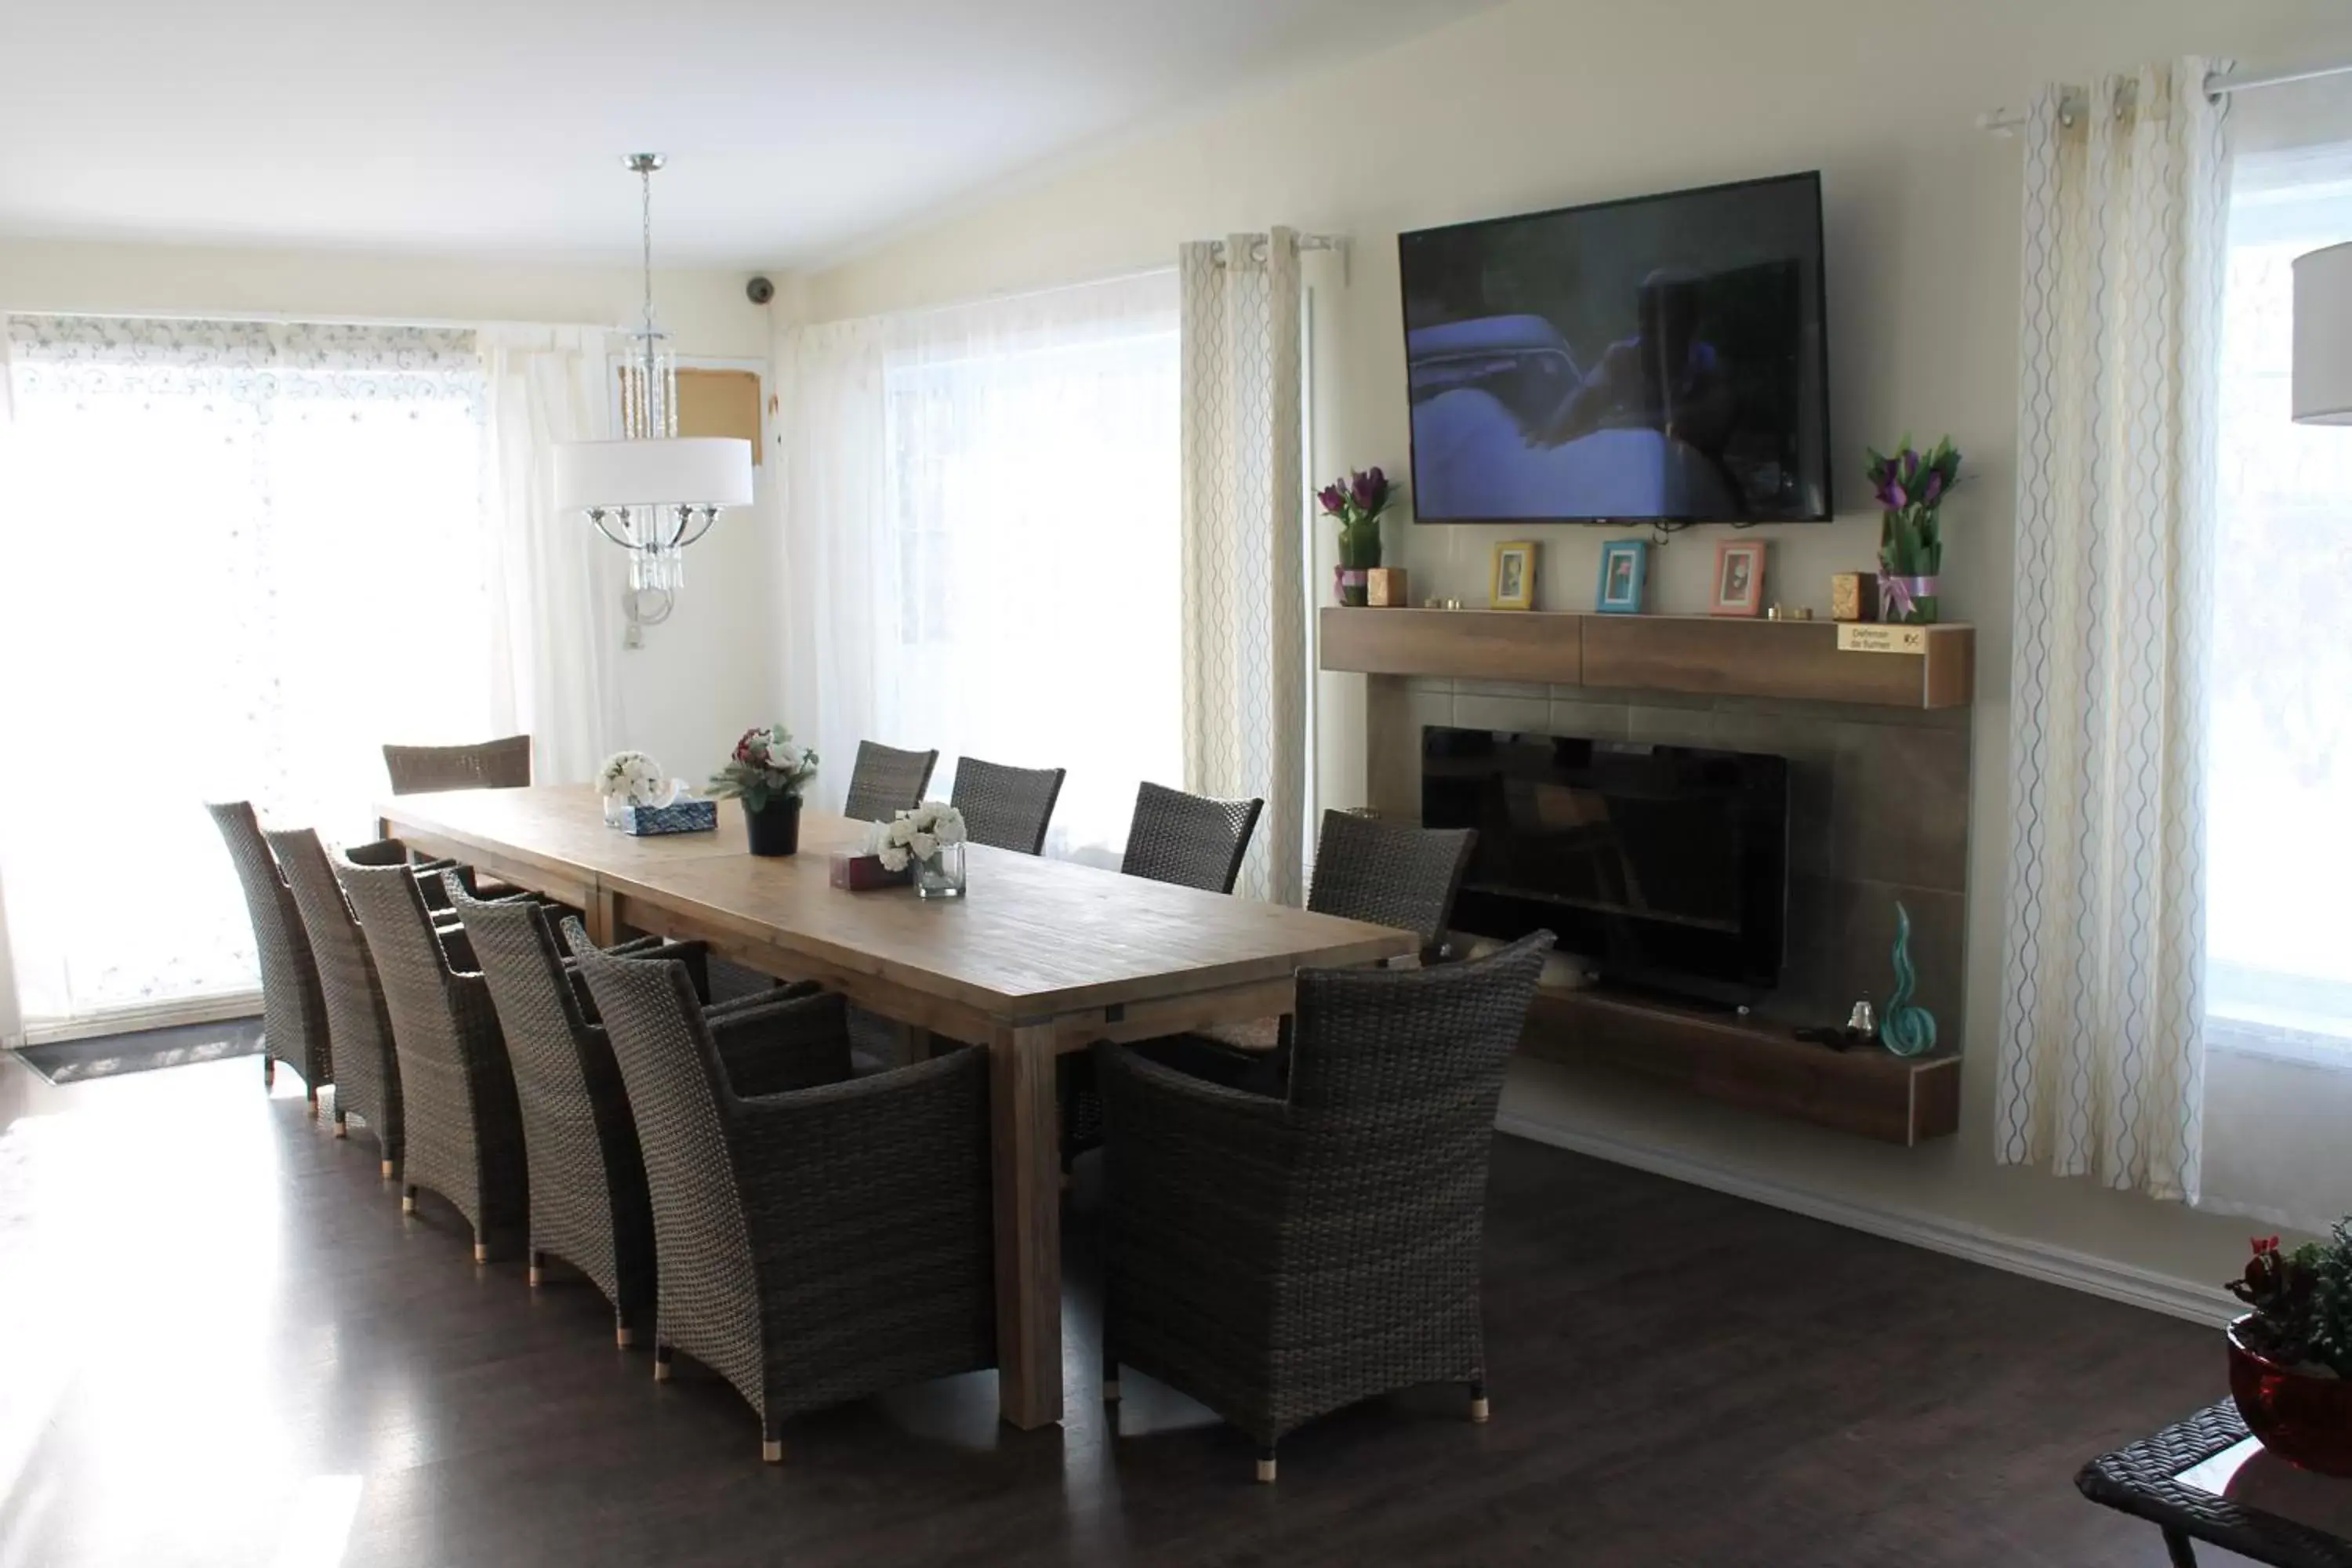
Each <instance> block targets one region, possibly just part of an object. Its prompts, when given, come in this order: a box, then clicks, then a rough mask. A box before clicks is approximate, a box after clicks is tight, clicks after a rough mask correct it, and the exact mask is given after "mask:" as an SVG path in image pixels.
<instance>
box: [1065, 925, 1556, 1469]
mask: <svg viewBox="0 0 2352 1568" xmlns="http://www.w3.org/2000/svg"><path fill="white" fill-rule="evenodd" d="M1551 942H1552V938H1551V933H1550V932H1549V931H1538V932H1537V933H1535V934H1534V935H1532V936H1528V937H1525V938H1522V939H1521V940H1520V941H1518V942H1514V943H1512V944H1511V945H1510V946H1509V947H1507V948H1505V949H1503V950H1502V951H1501V952H1496V953H1494V954H1492V955H1490V956H1488V957H1486V958H1482V959H1477V960H1475V961H1473V962H1470V963H1456V964H1445V965H1442V966H1440V967H1437V968H1433V969H1413V970H1378V969H1350V970H1305V971H1302V972H1300V973H1299V976H1298V1014H1297V1017H1298V1028H1297V1058H1296V1062H1295V1065H1294V1070H1293V1072H1292V1074H1291V1079H1290V1086H1289V1090H1288V1093H1287V1095H1286V1097H1283V1098H1269V1097H1266V1096H1262V1095H1255V1094H1252V1093H1249V1092H1247V1091H1245V1090H1242V1089H1231V1088H1227V1087H1225V1086H1223V1085H1221V1084H1213V1083H1209V1082H1205V1081H1203V1080H1202V1079H1196V1078H1193V1077H1191V1076H1189V1075H1187V1074H1185V1073H1182V1072H1179V1071H1177V1070H1175V1069H1174V1068H1168V1067H1164V1066H1161V1065H1160V1064H1159V1063H1157V1062H1154V1061H1151V1060H1150V1059H1148V1058H1144V1057H1142V1056H1141V1055H1139V1054H1138V1053H1136V1052H1134V1051H1132V1050H1129V1049H1125V1048H1122V1047H1118V1046H1114V1045H1110V1044H1108V1043H1105V1044H1102V1045H1098V1046H1097V1047H1095V1054H1096V1058H1097V1067H1098V1070H1099V1074H1100V1079H1101V1083H1102V1090H1103V1100H1104V1104H1105V1109H1106V1111H1107V1113H1108V1137H1107V1138H1106V1140H1105V1148H1104V1156H1105V1158H1104V1164H1105V1168H1106V1173H1107V1177H1108V1186H1107V1194H1108V1196H1107V1205H1108V1208H1107V1215H1106V1221H1107V1223H1106V1225H1105V1242H1106V1258H1105V1267H1106V1279H1105V1295H1104V1304H1103V1398H1104V1399H1105V1400H1106V1401H1111V1402H1116V1401H1117V1400H1118V1395H1119V1387H1118V1372H1119V1368H1120V1367H1121V1366H1122V1365H1126V1366H1132V1367H1134V1368H1136V1369H1138V1370H1139V1371H1141V1372H1144V1373H1149V1374H1150V1375H1151V1376H1152V1377H1155V1378H1158V1379H1159V1380H1160V1381H1161V1382H1162V1383H1165V1384H1169V1385H1170V1386H1171V1387H1173V1388H1175V1389H1177V1390H1179V1391H1180V1392H1181V1393H1184V1394H1190V1395H1191V1396H1192V1397H1193V1398H1194V1399H1197V1400H1199V1401H1200V1402H1201V1403H1202V1404H1203V1405H1207V1406H1208V1407H1209V1408H1210V1409H1212V1410H1213V1411H1215V1412H1216V1413H1217V1414H1218V1415H1221V1416H1223V1418H1224V1419H1225V1420H1226V1421H1228V1422H1231V1423H1232V1424H1233V1425H1234V1426H1238V1427H1240V1428H1241V1429H1242V1430H1243V1431H1244V1432H1245V1433H1247V1434H1248V1435H1249V1436H1251V1437H1253V1438H1254V1439H1255V1440H1256V1442H1257V1444H1258V1445H1259V1447H1258V1460H1257V1479H1259V1480H1261V1481H1271V1480H1273V1479H1275V1445H1276V1443H1278V1442H1279V1441H1280V1440H1281V1439H1282V1437H1283V1436H1285V1435H1286V1433H1288V1432H1290V1431H1292V1430H1294V1429H1295V1428H1297V1427H1298V1426H1301V1425H1303V1424H1304V1423H1306V1422H1307V1421H1310V1420H1312V1419H1313V1418H1314V1417H1316V1416H1318V1415H1323V1414H1325V1413H1327V1412H1329V1411H1333V1410H1337V1409H1339V1408H1341V1407H1342V1406H1344V1405H1352V1404H1354V1403H1356V1402H1357V1401H1358V1400H1361V1399H1368V1398H1370V1397H1372V1396H1373V1395H1376V1394H1386V1393H1389V1392H1391V1391H1392V1390H1396V1389H1401V1388H1407V1387H1412V1386H1413V1385H1416V1384H1427V1383H1459V1384H1466V1385H1467V1386H1468V1389H1469V1394H1470V1418H1471V1419H1472V1420H1474V1421H1484V1420H1485V1419H1486V1410H1487V1405H1486V1342H1485V1331H1484V1327H1483V1322H1482V1313H1481V1306H1480V1295H1479V1250H1480V1247H1481V1243H1482V1239H1483V1230H1484V1224H1485V1219H1486V1169H1487V1159H1488V1152H1489V1150H1490V1149H1491V1147H1492V1144H1493V1142H1494V1136H1495V1110H1496V1104H1497V1102H1498V1101H1499V1100H1500V1099H1501V1098H1502V1090H1503V1069H1504V1066H1505V1063H1506V1061H1507V1058H1509V1056H1510V1054H1511V1050H1512V1047H1515V1046H1517V1044H1518V1040H1519V1032H1520V1029H1521V1027H1522V1026H1523V1025H1524V1024H1525V1022H1526V1019H1527V1013H1528V1004H1529V1003H1530V1002H1531V1001H1532V1000H1533V998H1534V995H1535V988H1536V981H1537V978H1538V976H1539V975H1540V974H1541V973H1542V972H1543V962H1544V953H1545V952H1546V951H1547V950H1548V949H1549V947H1550V946H1551Z"/></svg>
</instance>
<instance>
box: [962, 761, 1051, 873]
mask: <svg viewBox="0 0 2352 1568" xmlns="http://www.w3.org/2000/svg"><path fill="white" fill-rule="evenodd" d="M1065 771H1066V770H1064V769H1061V768H1008V767H1006V766H1005V765H1004V764H1003V763H985V762H982V761H981V760H980V759H979V758H978V757H965V758H962V759H961V761H959V762H958V763H956V776H955V794H954V796H953V798H952V800H951V802H950V804H951V805H954V806H955V808H956V809H957V810H958V811H961V813H963V830H964V836H965V837H968V838H970V839H971V841H972V842H973V843H974V844H986V845H990V846H992V847H995V848H998V849H1017V850H1019V851H1020V852H1021V853H1022V854H1024V855H1043V854H1044V853H1045V829H1046V827H1047V826H1049V825H1050V824H1051V823H1052V822H1053V820H1054V803H1055V801H1056V800H1059V799H1060V798H1061V795H1062V778H1063V775H1064V773H1065Z"/></svg>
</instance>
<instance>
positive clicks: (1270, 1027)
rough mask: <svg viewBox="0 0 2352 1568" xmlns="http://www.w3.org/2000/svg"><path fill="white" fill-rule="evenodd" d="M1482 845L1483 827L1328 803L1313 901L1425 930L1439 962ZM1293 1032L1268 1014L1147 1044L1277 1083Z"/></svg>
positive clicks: (1222, 1078) (1201, 1071)
mask: <svg viewBox="0 0 2352 1568" xmlns="http://www.w3.org/2000/svg"><path fill="white" fill-rule="evenodd" d="M1477 845H1478V834H1477V830H1476V829H1475V828H1468V827H1442V828H1441V827H1416V826H1412V824H1410V823H1395V822H1381V821H1379V820H1377V819H1375V818H1372V817H1369V816H1356V815H1355V814H1353V813H1352V812H1345V811H1327V812H1325V813H1324V814H1323V830H1322V836H1321V837H1320V838H1319V839H1318V841H1317V843H1316V847H1315V880H1314V883H1313V885H1312V886H1310V887H1309V888H1308V889H1307V908H1308V909H1310V910H1314V911H1315V912H1316V913H1318V914H1325V915H1338V916H1339V917H1340V918H1341V919H1342V920H1351V921H1370V923H1371V924H1373V925H1384V926H1394V927H1397V928H1398V929H1400V930H1403V931H1411V932H1412V933H1413V935H1414V936H1416V937H1418V938H1419V939H1420V942H1421V962H1422V963H1435V962H1436V961H1438V960H1440V959H1442V958H1444V956H1446V953H1447V948H1446V945H1445V933H1446V928H1447V926H1448V925H1449V924H1450V923H1451V922H1452V921H1453V919H1454V900H1455V898H1456V897H1457V896H1459V894H1460V893H1461V891H1462V878H1463V874H1464V873H1465V871H1467V870H1468V869H1469V867H1470V854H1471V851H1472V850H1474V849H1475V848H1476V847H1477ZM1289 1041H1290V1021H1289V1020H1288V1019H1286V1018H1260V1019H1256V1020H1255V1021H1253V1022H1251V1023H1247V1024H1234V1025H1227V1026H1223V1027H1221V1028H1214V1029H1208V1030H1203V1031H1202V1032H1201V1033H1199V1034H1192V1035H1180V1036H1175V1037H1170V1038H1168V1039H1163V1040H1154V1041H1150V1042H1149V1043H1148V1044H1147V1045H1146V1047H1145V1049H1146V1051H1147V1053H1148V1054H1149V1055H1150V1056H1151V1057H1152V1058H1154V1059H1156V1060H1158V1061H1160V1062H1162V1063H1165V1064H1166V1065H1168V1066H1171V1067H1177V1068H1182V1069H1183V1070H1185V1071H1186V1072H1190V1073H1194V1074H1197V1075H1198V1076H1200V1077H1202V1078H1207V1079H1214V1080H1215V1081H1217V1082H1219V1083H1223V1084H1227V1085H1230V1086H1232V1087H1234V1088H1237V1089H1257V1090H1259V1091H1260V1092H1263V1093H1278V1092H1279V1091H1280V1089H1281V1087H1282V1074H1283V1072H1284V1071H1286V1066H1285V1058H1286V1057H1287V1055H1288V1052H1289Z"/></svg>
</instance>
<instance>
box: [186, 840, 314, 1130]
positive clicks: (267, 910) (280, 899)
mask: <svg viewBox="0 0 2352 1568" xmlns="http://www.w3.org/2000/svg"><path fill="white" fill-rule="evenodd" d="M205 810H206V811H208V812H210V813H212V817H213V824H214V826H216V827H218V828H219V829H220V832H221V837H222V838H224V839H225V840H226V841H227V844H228V858H229V860H230V862H231V863H232V864H234V865H235V866H236V879H237V881H238V882H239V883H240V884H242V886H243V887H244V889H245V911H246V914H247V917H248V918H250V919H251V921H253V946H254V951H255V952H257V954H258V955H259V957H260V960H261V1043H262V1056H261V1081H262V1084H263V1086H264V1087H265V1088H267V1087H268V1085H270V1084H273V1083H275V1082H276V1081H277V1080H278V1066H277V1064H278V1063H279V1062H284V1063H285V1064H286V1065H287V1066H288V1067H290V1068H293V1069H294V1070H295V1071H296V1072H299V1073H300V1074H301V1075H302V1089H303V1094H304V1096H305V1098H306V1099H308V1100H309V1101H310V1114H311V1115H313V1116H316V1115H318V1114H319V1090H320V1089H321V1088H323V1087H324V1086H326V1085H327V1084H329V1083H331V1082H333V1081H334V1076H335V1069H334V1057H333V1052H332V1048H331V1045H330V1039H331V1036H330V1033H329V1026H328V1018H327V999H326V996H325V994H324V993H323V992H322V991H321V990H320V984H319V965H318V963H317V961H316V960H315V959H313V958H312V957H311V954H310V936H309V935H308V933H306V932H305V931H303V929H302V916H301V912H300V911H299V910H297V909H296V908H295V906H294V893H293V890H292V889H289V887H287V885H286V878H285V876H284V874H283V873H281V872H280V871H279V870H278V861H277V860H276V858H273V857H272V856H271V855H270V853H269V845H268V842H267V841H266V840H264V839H263V837H261V825H260V823H258V822H257V821H256V820H255V819H254V815H253V804H252V802H250V801H243V800H238V801H228V802H225V803H223V804H220V805H206V806H205ZM338 1115H339V1117H340V1112H339V1113H338Z"/></svg>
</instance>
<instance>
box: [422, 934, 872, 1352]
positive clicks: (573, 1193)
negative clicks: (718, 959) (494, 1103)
mask: <svg viewBox="0 0 2352 1568" xmlns="http://www.w3.org/2000/svg"><path fill="white" fill-rule="evenodd" d="M453 898H454V900H455V902H456V906H457V912H458V914H459V915H460V916H461V917H462V918H463V919H464V921H465V922H466V934H467V937H468V938H469V939H471V941H472V943H473V948H474V953H475V956H476V957H477V958H478V960H479V961H480V963H481V965H482V976H483V978H484V979H485V980H486V981H488V984H489V988H490V997H491V1000H492V1001H493V1002H495V1003H496V1004H497V1005H498V1010H499V1024H500V1025H501V1026H502V1027H503V1028H504V1030H505V1033H506V1040H507V1056H508V1059H509V1061H511V1062H512V1063H513V1064H514V1076H515V1092H516V1095H517V1097H518V1098H519V1099H520V1101H521V1102H522V1128H523V1146H524V1149H525V1151H526V1153H527V1156H528V1164H529V1167H530V1252H529V1261H530V1283H531V1284H532V1285H533V1286H537V1285H539V1284H541V1282H542V1279H543V1273H544V1261H543V1260H544V1258H545V1257H547V1256H553V1257H556V1258H562V1260H563V1261H564V1262H566V1263H569V1264H571V1265H572V1267H573V1268H577V1269H579V1270H580V1271H581V1272H582V1273H583V1274H585V1275H586V1276H587V1277H588V1278H589V1279H590V1280H591V1281H593V1283H594V1285H595V1286H596V1288H597V1289H599V1290H601V1291H603V1292H604V1299H605V1300H608V1301H610V1302H612V1303H613V1310H614V1319H615V1337H616V1338H617V1340H618V1342H620V1343H621V1344H622V1345H623V1346H627V1345H629V1344H632V1343H634V1342H635V1336H636V1331H637V1330H638V1329H639V1327H640V1326H643V1325H646V1324H647V1323H648V1322H649V1321H650V1314H651V1313H652V1310H653V1306H654V1218H653V1204H652V1199H651V1198H650V1197H649V1196H648V1194H647V1192H646V1165H645V1156H644V1154H643V1152H641V1151H640V1149H639V1147H638V1143H637V1124H636V1120H635V1118H634V1117H633V1116H631V1115H630V1113H629V1097H628V1090H627V1089H626V1088H625V1086H624V1085H623V1084H622V1081H621V1069H620V1067H619V1065H618V1064H617V1063H615V1062H614V1059H613V1047H612V1045H611V1044H610V1043H609V1042H608V1041H607V1040H606V1039H605V1037H604V1024H603V1022H602V1021H601V1020H600V1019H599V1018H598V1017H597V1015H596V1010H595V1005H594V1003H593V1001H592V1000H591V999H590V997H589V995H588V991H587V987H586V985H585V984H584V983H583V982H582V981H581V979H580V978H579V973H578V969H577V965H576V963H574V962H573V961H572V958H571V957H570V955H568V954H567V953H566V952H564V948H565V946H566V945H572V944H576V945H572V951H573V952H592V951H593V949H592V948H591V947H589V946H588V945H587V943H586V941H585V933H584V932H582V933H578V934H577V935H573V934H572V931H574V930H576V928H574V927H573V922H572V921H570V920H569V919H568V918H567V919H566V920H565V921H564V925H565V927H566V928H567V931H566V939H565V940H559V938H558V935H557V927H556V923H555V912H554V911H553V910H550V909H549V908H548V907H546V906H545V905H541V904H533V903H530V902H528V901H522V900H496V901H484V900H477V899H474V898H471V897H469V896H467V894H466V893H465V892H464V891H463V890H462V889H459V890H457V891H456V892H455V893H454V894H453ZM629 945H630V948H631V952H632V954H633V955H634V956H640V957H646V958H668V959H674V960H677V961H678V962H680V963H683V964H684V965H685V966H686V968H687V970H688V977H689V983H691V981H692V978H693V976H694V975H695V974H697V973H699V970H700V959H701V957H702V947H701V944H700V943H698V942H680V943H664V942H661V941H660V939H659V938H651V939H647V941H646V942H644V943H632V944H629ZM814 990H815V987H814V986H813V985H812V986H809V987H807V992H808V993H814ZM696 994H697V995H698V997H701V996H704V995H707V992H706V991H704V990H703V989H702V988H701V987H699V986H698V987H697V992H696ZM797 994H803V993H798V992H791V991H779V992H775V993H772V994H771V995H770V996H767V997H755V998H748V999H746V1000H745V1001H743V1002H740V1003H737V1004H734V1005H731V1006H730V1007H727V1008H724V1009H720V1008H713V1009H710V1010H709V1012H708V1013H707V1014H706V1015H705V1016H706V1018H707V1019H708V1021H709V1026H710V1033H711V1037H712V1038H713V1039H714V1040H715V1041H716V1042H717V1044H718V1047H719V1053H720V1055H721V1056H722V1057H723V1058H725V1059H726V1062H727V1067H728V1072H729V1075H730V1078H732V1079H734V1081H735V1082H736V1083H737V1084H738V1085H739V1086H744V1087H745V1088H746V1091H747V1092H748V1090H749V1088H750V1087H751V1086H757V1087H758V1088H759V1089H761V1090H762V1091H763V1092H771V1091H773V1090H774V1089H797V1088H802V1087H804V1086H806V1085H808V1084H813V1083H831V1082H835V1081H836V1080H838V1079H842V1078H845V1077H847V1076H848V1072H849V1060H848V1056H847V1053H846V1049H845V1047H841V1045H840V1042H837V1041H833V1040H824V1039H819V1040H814V1041H812V1040H807V1039H804V1038H802V1037H800V1036H799V1035H797V1034H796V1033H794V1032H792V1031H790V1030H789V1029H787V1030H786V1031H784V1032H783V1033H782V1034H781V1035H780V1034H779V1031H778V1030H777V1028H776V1027H775V1025H776V1024H777V1023H778V1021H779V1020H782V1021H784V1022H786V1023H789V1022H790V1020H791V1018H792V1017H793V1016H795V1015H788V1014H787V1013H786V1012H785V1011H784V1009H786V1008H787V1007H789V1005H790V1004H791V1002H792V1000H793V997H794V996H795V995H797Z"/></svg>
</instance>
